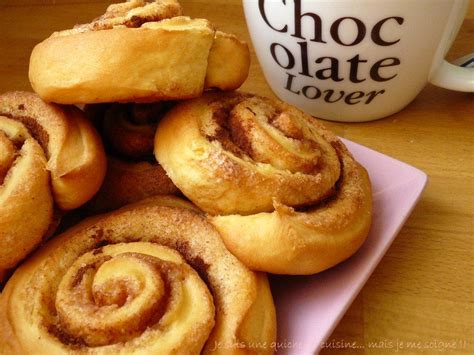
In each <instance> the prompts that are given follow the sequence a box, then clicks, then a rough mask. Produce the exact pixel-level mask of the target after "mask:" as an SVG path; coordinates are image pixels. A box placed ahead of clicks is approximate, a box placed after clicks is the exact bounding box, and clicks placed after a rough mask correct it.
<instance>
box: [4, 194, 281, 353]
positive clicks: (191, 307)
mask: <svg viewBox="0 0 474 355" xmlns="http://www.w3.org/2000/svg"><path fill="white" fill-rule="evenodd" d="M275 331H276V325H275V309H274V305H273V300H272V296H271V293H270V288H269V285H268V281H267V278H266V276H265V274H262V273H253V272H251V271H249V270H248V269H247V268H246V267H245V266H244V265H243V264H241V263H240V262H239V261H238V260H237V259H236V258H235V257H234V256H233V255H232V254H230V253H229V251H228V250H227V249H226V248H225V246H224V244H223V243H222V241H221V240H220V237H219V234H218V233H217V231H216V230H215V229H214V228H213V227H212V225H211V224H210V223H208V222H207V221H206V219H205V218H204V217H203V216H201V215H200V214H198V213H197V212H196V208H195V207H194V206H193V205H191V204H189V203H187V202H184V201H182V200H179V199H178V198H176V197H163V196H161V197H155V198H152V199H149V200H145V201H142V202H139V203H137V204H135V205H129V206H127V207H124V208H122V209H120V210H117V211H115V212H112V213H110V214H107V215H103V216H97V217H92V218H91V219H88V220H86V221H84V222H82V223H81V224H79V225H77V226H75V227H73V228H72V229H70V230H69V231H67V232H65V233H64V234H62V235H60V236H58V237H57V238H55V239H54V240H52V241H50V242H49V243H48V244H46V245H45V246H44V247H43V248H42V249H40V250H39V251H38V252H37V253H36V254H35V255H33V256H32V257H31V258H30V259H28V260H27V261H26V262H25V263H24V264H22V265H21V266H20V267H19V268H18V269H17V270H16V272H15V273H14V275H13V276H12V277H11V278H10V280H9V281H8V283H7V285H6V287H5V289H4V291H3V293H2V295H1V296H0V343H1V344H2V350H0V352H2V351H3V352H4V353H41V354H63V353H94V354H111V353H114V354H116V353H127V354H130V353H141V354H198V353H200V351H201V349H203V351H204V353H209V352H211V351H213V350H215V351H216V352H217V353H221V354H233V353H234V354H238V353H270V352H271V351H272V349H271V344H272V342H274V341H275V336H276V335H275ZM256 344H267V348H265V349H264V348H262V347H260V348H258V347H256V346H255V345H256ZM252 345H253V346H254V347H253V348H252ZM246 346H247V348H245V347H246Z"/></svg>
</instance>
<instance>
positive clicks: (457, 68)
mask: <svg viewBox="0 0 474 355" xmlns="http://www.w3.org/2000/svg"><path fill="white" fill-rule="evenodd" d="M455 62H456V63H457V64H458V65H455V64H451V63H449V62H447V61H446V60H443V62H442V63H441V65H440V67H439V68H438V69H437V70H436V71H435V72H434V74H433V76H432V77H431V78H430V82H431V84H433V85H436V86H440V87H442V88H445V89H449V90H456V91H464V92H474V53H471V54H468V55H466V56H464V57H462V58H459V59H458V60H456V61H455Z"/></svg>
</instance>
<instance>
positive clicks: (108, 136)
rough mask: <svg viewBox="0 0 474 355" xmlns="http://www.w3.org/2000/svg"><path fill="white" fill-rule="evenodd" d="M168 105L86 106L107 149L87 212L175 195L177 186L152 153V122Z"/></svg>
mask: <svg viewBox="0 0 474 355" xmlns="http://www.w3.org/2000/svg"><path fill="white" fill-rule="evenodd" d="M171 106H172V103H170V102H157V103H152V104H108V105H104V104H102V105H87V106H86V107H85V112H86V115H87V116H88V117H90V119H91V120H92V122H94V123H95V125H96V127H97V129H98V131H99V132H100V134H101V136H102V139H103V141H104V143H105V147H106V151H107V161H108V164H107V174H106V176H105V179H104V183H103V184H102V187H101V188H100V190H99V192H98V193H97V195H96V196H94V198H93V199H92V200H91V201H90V202H89V203H88V204H87V206H86V210H87V211H88V212H91V213H98V212H105V211H110V210H113V209H117V208H119V207H122V206H124V205H126V204H129V203H133V202H137V201H140V200H142V199H144V198H147V197H151V196H155V195H167V194H178V192H179V190H178V188H177V187H176V186H175V185H174V184H173V182H172V181H171V180H170V178H169V177H168V176H167V175H166V172H165V171H164V170H163V168H162V167H161V165H160V164H158V162H157V161H156V159H155V158H154V156H153V147H154V136H155V130H156V125H157V123H158V121H159V120H160V119H161V117H162V116H163V114H164V113H165V112H166V111H167V110H169V108H170V107H171Z"/></svg>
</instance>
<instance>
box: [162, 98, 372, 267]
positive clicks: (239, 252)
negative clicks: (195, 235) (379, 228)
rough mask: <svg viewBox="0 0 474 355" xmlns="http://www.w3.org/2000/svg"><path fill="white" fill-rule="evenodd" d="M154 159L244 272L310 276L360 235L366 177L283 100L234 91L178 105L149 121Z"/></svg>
mask: <svg viewBox="0 0 474 355" xmlns="http://www.w3.org/2000/svg"><path fill="white" fill-rule="evenodd" d="M155 155H156V158H157V160H158V161H159V162H160V164H161V165H162V166H163V168H164V169H165V170H166V172H167V173H168V176H169V177H170V178H171V180H172V181H173V182H174V183H175V185H176V186H177V187H178V188H179V189H180V190H181V191H182V192H183V194H184V195H185V196H186V197H188V198H189V199H190V200H191V201H193V202H194V203H195V204H196V205H197V206H199V207H200V208H201V209H202V210H204V211H206V212H208V214H209V220H210V221H211V222H212V223H213V224H214V225H215V226H216V227H217V229H218V230H219V232H220V233H221V235H222V238H223V240H224V242H225V244H226V246H227V247H228V248H229V250H230V251H231V252H232V253H233V254H234V255H236V256H237V257H238V258H239V259H240V260H241V261H242V262H244V263H245V264H246V265H247V266H249V267H250V268H252V269H255V270H261V271H267V272H272V273H278V274H312V273H316V272H319V271H322V270H324V269H327V268H329V267H331V266H333V265H336V264H337V263H339V262H341V261H343V260H345V259H346V258H348V257H349V256H350V255H352V254H353V253H354V252H355V251H356V250H357V249H358V248H359V247H360V246H361V244H362V243H363V241H364V240H365V238H366V236H367V234H368V232H369V228H370V224H371V213H372V197H371V186H370V181H369V177H368V175H367V172H366V171H365V169H364V168H363V167H362V166H361V165H360V164H359V163H357V162H356V161H355V160H354V158H353V157H352V156H351V154H350V153H349V151H348V150H347V148H346V147H345V146H344V145H343V143H342V142H341V141H340V140H339V139H338V138H337V137H336V136H335V135H334V134H332V133H331V132H330V131H328V130H327V129H325V128H324V127H323V126H322V125H321V124H320V123H319V122H318V121H317V120H315V119H314V118H312V117H311V116H309V115H306V114H304V113H303V112H301V111H299V110H297V109H296V108H294V107H292V106H290V105H287V104H285V103H283V102H280V101H274V100H270V99H267V98H263V97H258V96H253V95H249V94H242V93H212V94H206V95H205V96H203V97H202V98H198V99H194V100H191V101H188V102H183V103H181V104H179V105H178V106H176V107H175V108H174V109H172V110H171V111H170V112H169V113H168V114H167V115H166V116H165V117H164V119H163V120H162V121H161V122H160V123H159V125H158V129H157V133H156V136H155Z"/></svg>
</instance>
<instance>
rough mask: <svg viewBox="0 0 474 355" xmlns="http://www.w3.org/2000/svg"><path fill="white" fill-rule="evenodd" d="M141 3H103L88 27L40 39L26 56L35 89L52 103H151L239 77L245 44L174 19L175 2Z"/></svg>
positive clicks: (230, 85) (232, 85) (198, 23)
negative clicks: (103, 9)
mask: <svg viewBox="0 0 474 355" xmlns="http://www.w3.org/2000/svg"><path fill="white" fill-rule="evenodd" d="M142 3H143V4H142ZM145 4H146V3H145V2H143V1H131V2H127V3H125V5H126V6H125V8H121V9H120V11H119V10H117V8H114V9H112V10H110V8H109V10H108V11H107V13H106V14H105V15H103V16H102V17H101V18H99V19H98V20H96V21H93V22H92V23H91V24H86V25H80V26H77V27H76V28H74V29H72V30H67V31H62V32H58V33H55V34H53V35H52V36H51V37H49V38H48V39H46V40H44V41H43V42H41V43H39V44H38V45H37V46H36V47H35V48H34V49H33V52H32V54H31V58H30V68H29V77H30V82H31V85H32V86H33V88H34V90H35V91H36V92H37V93H38V94H39V95H40V96H41V97H42V98H43V99H44V100H46V101H52V102H57V103H74V104H78V103H100V102H151V101H158V100H170V99H185V98H192V97H197V96H199V95H201V94H202V92H203V90H205V89H207V88H219V89H223V90H233V89H236V88H238V87H239V86H240V85H241V84H242V83H243V82H244V80H245V79H246V77H247V74H248V69H249V63H250V55H249V50H248V47H247V45H246V44H245V43H244V42H242V41H239V40H238V39H237V38H236V37H235V36H233V35H229V34H225V33H222V32H220V31H216V30H215V29H214V28H213V27H212V26H211V25H210V24H209V22H208V21H207V20H203V19H190V18H188V17H183V16H180V15H181V8H180V6H179V4H177V2H176V1H174V0H159V1H155V2H152V3H149V4H147V5H145ZM118 5H124V4H118ZM118 5H112V6H115V7H117V6H118ZM132 5H133V6H132ZM127 6H128V7H132V8H131V9H129V8H127ZM98 63H100V64H98Z"/></svg>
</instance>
